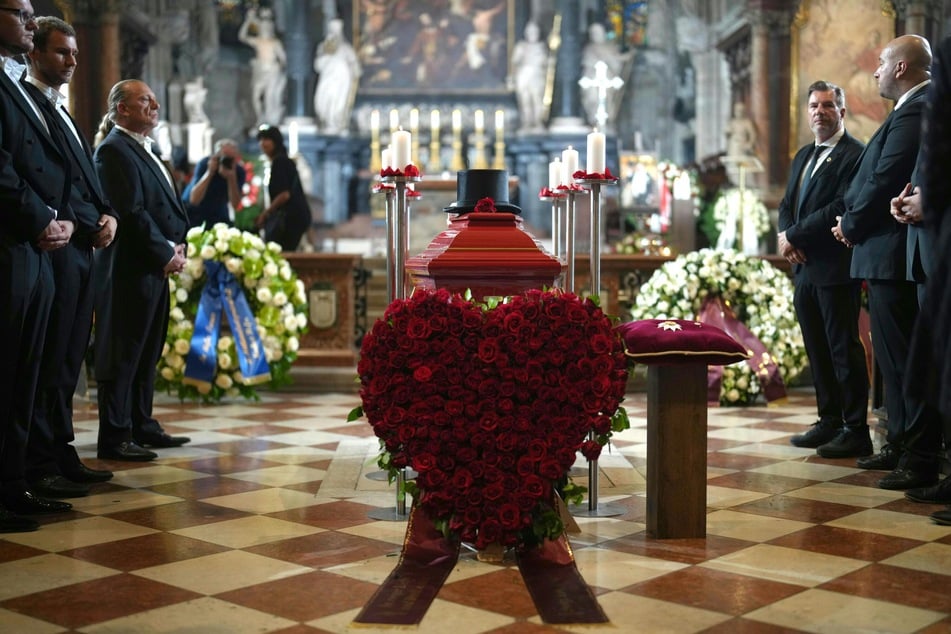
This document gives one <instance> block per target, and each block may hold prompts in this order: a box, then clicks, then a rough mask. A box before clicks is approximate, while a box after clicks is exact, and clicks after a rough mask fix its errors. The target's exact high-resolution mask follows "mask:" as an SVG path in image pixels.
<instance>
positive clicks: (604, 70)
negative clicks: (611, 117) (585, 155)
mask: <svg viewBox="0 0 951 634" xmlns="http://www.w3.org/2000/svg"><path fill="white" fill-rule="evenodd" d="M578 85H580V86H581V87H582V88H584V89H585V90H588V89H589V88H594V89H596V90H597V91H598V111H597V113H595V116H594V118H595V120H596V121H597V122H598V127H599V128H604V127H606V125H605V124H607V121H608V109H607V100H608V89H611V90H619V89H620V88H621V86H623V85H624V80H623V79H621V78H620V77H618V76H616V75H615V76H614V77H612V78H610V79H608V65H607V63H605V62H603V61H601V60H598V61H597V62H595V64H594V77H582V78H581V79H579V80H578Z"/></svg>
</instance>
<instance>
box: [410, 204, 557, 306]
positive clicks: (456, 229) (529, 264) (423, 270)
mask: <svg viewBox="0 0 951 634" xmlns="http://www.w3.org/2000/svg"><path fill="white" fill-rule="evenodd" d="M563 266H564V265H563V264H562V263H561V262H560V261H559V260H558V259H557V258H556V257H554V256H552V255H550V254H549V253H547V252H546V251H545V249H544V248H543V247H542V245H541V244H539V242H538V241H537V240H536V239H535V238H534V237H533V236H532V235H531V234H529V233H528V232H527V231H525V230H524V229H523V228H522V218H521V216H518V215H516V214H511V213H504V212H494V213H478V212H470V213H467V214H462V215H459V216H457V217H456V218H455V219H454V220H452V221H451V222H450V224H449V228H448V229H446V230H445V231H443V232H442V233H440V234H439V235H438V236H436V237H435V238H434V239H433V241H432V242H430V243H429V246H428V247H426V250H425V251H423V252H422V253H420V254H419V255H415V256H413V257H411V258H410V259H409V260H407V262H406V270H407V271H408V272H409V274H410V277H411V278H412V280H413V285H414V286H416V288H422V289H430V290H434V289H437V288H444V289H447V290H449V291H452V292H455V293H464V292H465V291H466V290H470V291H472V295H473V297H475V298H476V299H483V298H485V297H487V296H505V295H517V294H519V293H521V292H524V291H526V290H529V289H533V288H538V289H540V288H551V287H553V286H554V285H555V282H556V280H557V279H558V276H559V275H561V272H562V268H563Z"/></svg>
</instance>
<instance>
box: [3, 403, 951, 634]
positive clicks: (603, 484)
mask: <svg viewBox="0 0 951 634" xmlns="http://www.w3.org/2000/svg"><path fill="white" fill-rule="evenodd" d="M357 403H358V399H357V397H356V396H355V395H353V394H314V395H311V394H300V393H282V394H279V395H273V394H272V395H267V396H265V398H264V399H263V400H262V401H261V402H257V403H252V402H247V403H246V402H229V403H226V404H222V405H217V406H200V405H194V404H184V405H183V404H179V403H178V402H177V401H171V400H167V399H166V400H160V402H159V403H158V407H157V409H156V415H157V417H158V418H159V419H160V420H162V421H163V423H164V424H165V426H166V429H167V430H168V431H169V432H171V433H174V434H187V435H189V436H191V437H192V442H191V443H190V444H188V445H186V446H184V447H182V448H178V449H164V450H159V451H160V458H159V459H158V460H156V461H155V462H151V463H146V464H134V463H118V462H109V463H106V462H100V461H97V460H95V458H94V456H95V440H96V426H97V422H96V412H95V406H94V405H91V404H90V403H89V402H88V401H85V400H81V399H77V401H76V404H75V407H76V427H77V443H76V445H77V447H78V448H79V449H80V453H81V455H83V457H84V458H86V459H87V464H89V465H90V466H94V467H100V468H102V467H109V468H112V469H114V470H115V471H116V477H115V478H114V479H113V480H112V481H111V482H108V483H106V484H101V485H96V486H95V487H94V489H93V492H92V494H91V495H90V496H88V497H86V498H80V499H77V500H75V501H74V505H75V510H74V512H72V513H70V514H65V515H62V516H55V517H51V518H44V519H43V520H42V522H43V525H42V526H41V528H40V530H39V531H37V532H34V533H23V534H10V535H5V536H0V632H10V633H18V632H29V633H31V634H45V633H53V632H88V633H91V634H92V633H97V634H98V633H107V632H117V633H119V632H121V633H127V632H195V633H201V634H205V633H216V632H221V633H228V634H237V633H242V632H281V633H283V634H290V633H295V634H296V633H303V632H344V631H347V630H348V628H350V622H351V620H352V619H353V618H354V617H355V616H356V614H357V613H358V611H359V610H360V608H361V607H362V606H363V605H364V603H365V602H366V601H367V600H368V599H369V597H370V596H371V595H372V594H373V592H374V590H375V589H376V588H377V587H378V585H379V584H380V583H381V582H382V581H383V579H384V578H385V577H386V576H387V574H389V572H390V571H391V570H392V569H393V567H394V566H395V564H396V561H397V555H398V553H399V550H400V545H401V542H402V537H403V533H404V531H405V528H406V523H405V522H398V521H375V520H372V519H370V518H369V517H368V516H367V513H368V512H369V511H371V510H373V509H375V508H382V509H387V508H389V509H392V508H393V507H394V501H395V497H394V493H393V489H392V488H390V487H389V486H388V485H387V484H386V483H385V482H380V481H377V480H373V479H370V478H367V477H366V476H367V474H368V473H371V472H373V471H374V468H375V467H374V457H375V455H376V451H377V442H376V439H375V438H374V437H373V435H372V433H371V431H370V428H369V426H368V425H367V424H366V422H365V421H357V422H352V423H347V422H346V416H347V413H348V412H349V411H350V409H351V408H352V407H353V406H355V405H357ZM625 405H626V406H627V408H628V411H629V413H630V416H631V422H632V425H633V427H632V429H630V430H629V431H627V432H625V433H623V434H621V435H620V436H618V437H617V440H616V442H615V444H614V446H613V447H612V448H611V450H610V452H609V453H605V454H604V456H603V457H602V459H601V461H600V467H601V472H600V480H599V483H600V494H601V497H600V501H601V503H603V504H605V505H608V504H614V505H618V506H620V507H621V510H622V511H623V514H622V515H619V516H616V517H610V518H607V517H601V518H585V517H578V518H577V522H578V524H579V526H580V529H581V533H580V534H577V535H572V536H571V542H572V544H573V546H574V551H575V556H576V559H577V561H578V566H579V569H580V571H581V574H582V575H583V576H584V578H585V579H586V581H587V582H588V583H589V584H590V585H591V586H592V587H593V588H594V590H595V592H596V593H597V595H598V599H599V601H600V603H601V605H602V607H603V608H604V610H605V612H606V613H607V615H608V616H609V617H610V619H611V621H612V623H613V626H614V627H613V630H614V631H622V632H650V633H654V632H682V633H685V634H687V633H693V632H723V633H727V632H728V633H737V632H740V633H748V632H763V633H766V632H769V633H773V632H799V631H802V632H830V633H840V632H929V633H932V632H951V592H948V587H949V584H951V527H943V526H937V525H935V524H933V523H932V522H931V521H930V519H929V518H928V514H929V513H931V512H933V511H934V510H936V509H937V508H940V507H934V506H928V505H920V504H915V503H912V502H908V501H906V500H905V499H904V498H903V496H902V494H901V493H900V492H892V491H885V490H881V489H878V488H876V486H875V483H876V481H877V479H878V478H879V477H881V473H875V472H865V471H862V470H859V469H856V468H854V461H852V460H823V459H820V458H818V456H816V455H815V453H814V451H812V450H802V449H797V448H795V447H792V446H791V445H790V444H789V436H790V435H792V434H794V433H797V432H800V431H802V430H803V429H805V428H806V427H807V426H808V425H809V424H810V423H812V422H813V421H814V420H815V414H814V403H813V398H812V395H811V394H810V393H809V392H808V391H805V392H798V393H796V394H794V395H793V396H792V397H791V398H790V399H789V402H788V403H786V404H784V405H781V406H776V407H765V406H761V407H750V408H746V409H711V410H710V412H709V454H708V465H709V468H708V476H707V477H708V489H707V500H708V507H709V515H708V522H707V531H708V537H707V538H706V539H688V540H654V539H650V538H648V537H647V536H646V535H645V531H644V526H645V525H644V522H645V506H646V505H645V497H644V495H645V493H644V491H645V482H644V475H645V473H646V464H645V456H646V452H645V444H644V443H645V439H646V429H645V425H646V401H645V397H644V395H643V394H637V393H632V394H629V395H628V398H627V400H626V402H625ZM584 467H585V465H584V463H583V462H579V463H578V464H577V465H576V471H577V472H578V473H579V474H580V476H581V477H579V478H578V480H579V481H580V482H581V483H584V480H585V479H586V473H587V472H586V469H585V468H584ZM591 629H593V628H586V629H584V630H583V631H591ZM596 629H597V628H596ZM600 629H605V631H609V630H608V629H606V628H600ZM369 631H371V632H372V631H374V630H369ZM418 631H420V632H424V633H428V632H438V633H443V632H453V633H454V634H468V633H473V634H474V633H477V632H511V633H519V634H521V633H524V632H528V633H532V632H564V631H572V629H571V628H559V629H555V628H551V627H548V626H545V625H543V624H542V623H541V621H540V619H539V618H538V615H537V614H536V613H535V609H534V606H533V604H532V601H531V599H530V598H529V596H528V593H527V592H526V590H525V588H524V585H523V584H522V581H521V578H520V576H519V574H518V571H517V569H515V568H514V567H513V566H512V565H511V564H510V563H508V562H507V563H506V564H505V565H493V564H488V563H483V562H479V561H477V560H476V559H475V558H474V557H473V556H471V555H464V556H463V557H462V558H461V559H460V561H459V564H458V566H457V567H456V569H455V571H454V572H453V573H452V575H451V576H450V577H449V579H448V581H447V583H446V585H445V586H444V587H443V589H442V591H441V592H440V594H439V596H438V598H437V599H436V601H435V603H434V605H433V606H432V608H431V609H430V611H429V613H428V614H427V616H426V618H425V620H424V621H423V623H422V625H421V627H420V628H419V630H418ZM579 631H582V630H579Z"/></svg>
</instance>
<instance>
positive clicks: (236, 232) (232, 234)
mask: <svg viewBox="0 0 951 634" xmlns="http://www.w3.org/2000/svg"><path fill="white" fill-rule="evenodd" d="M238 237H241V229H238V228H237V227H228V239H229V240H230V239H232V238H238Z"/></svg>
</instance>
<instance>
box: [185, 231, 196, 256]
mask: <svg viewBox="0 0 951 634" xmlns="http://www.w3.org/2000/svg"><path fill="white" fill-rule="evenodd" d="M189 233H191V231H189ZM197 253H198V248H197V247H195V245H194V244H192V243H191V242H189V243H188V247H187V248H186V249H185V255H187V256H188V257H190V258H193V257H195V255H196V254H197Z"/></svg>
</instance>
